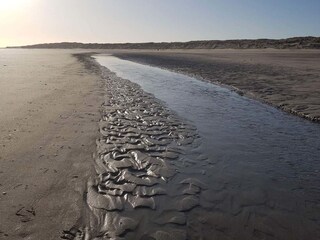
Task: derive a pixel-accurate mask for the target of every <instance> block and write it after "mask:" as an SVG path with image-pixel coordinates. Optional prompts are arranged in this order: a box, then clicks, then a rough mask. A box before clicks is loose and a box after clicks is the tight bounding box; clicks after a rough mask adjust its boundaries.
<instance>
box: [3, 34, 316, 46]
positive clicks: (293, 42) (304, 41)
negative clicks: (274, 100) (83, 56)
mask: <svg viewBox="0 0 320 240" xmlns="http://www.w3.org/2000/svg"><path fill="white" fill-rule="evenodd" d="M8 48H55V49H57V48H58V49H71V48H83V49H227V48H232V49H264V48H274V49H320V37H293V38H286V39H256V40H251V39H243V40H240V39H239V40H206V41H190V42H147V43H78V42H61V43H44V44H35V45H28V46H16V47H8Z"/></svg>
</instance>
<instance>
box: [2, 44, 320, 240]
mask: <svg viewBox="0 0 320 240" xmlns="http://www.w3.org/2000/svg"><path fill="white" fill-rule="evenodd" d="M9 51H10V53H9V52H8V50H7V51H4V52H3V53H2V55H1V56H2V58H1V59H0V61H1V62H0V63H1V65H0V66H1V68H0V72H1V76H2V77H1V82H0V84H1V87H0V91H1V94H0V98H1V99H0V104H1V108H0V109H1V115H0V123H1V124H0V131H1V133H2V137H1V145H0V147H1V155H0V169H1V170H0V190H1V191H0V192H1V195H0V213H1V218H0V226H1V227H0V237H1V238H4V239H21V238H24V239H59V238H62V239H69V240H75V239H103V238H106V239H110V238H111V239H157V240H161V239H164V238H165V239H175V240H176V239H210V238H211V237H212V236H214V237H215V238H217V239H230V238H231V239H234V237H235V236H237V239H277V238H278V239H285V238H288V237H289V238H290V239H297V240H298V239H303V238H307V239H317V236H319V233H320V232H319V228H318V225H317V221H318V219H319V208H318V205H317V204H318V202H317V200H316V199H317V196H318V190H317V189H316V186H317V183H318V181H319V178H318V172H316V171H314V168H316V167H317V166H318V165H317V164H318V163H317V162H316V161H315V160H316V158H317V157H316V156H317V151H318V149H319V148H318V145H317V144H318V143H317V141H315V140H314V139H317V136H318V135H317V133H318V131H319V130H320V129H319V128H318V125H317V124H315V123H311V122H308V121H306V120H305V119H299V118H297V117H293V116H290V115H288V114H284V113H283V112H281V111H278V110H276V109H274V108H273V107H270V106H267V105H264V104H261V103H259V102H257V101H253V100H251V99H250V98H244V97H242V96H239V95H238V94H236V93H234V92H233V91H229V90H228V89H225V88H221V87H219V86H213V85H212V84H210V85H212V89H211V90H212V91H213V92H210V91H211V90H210V91H209V88H210V87H209V86H207V85H206V84H204V83H203V82H202V81H203V80H204V81H209V80H210V81H218V80H217V79H216V78H218V77H219V79H223V81H220V80H219V82H221V83H223V84H226V85H228V86H235V87H237V88H239V89H241V90H242V91H243V92H244V94H253V93H258V92H259V93H261V95H258V94H257V95H256V96H252V97H254V98H258V99H259V100H261V99H262V100H265V99H263V97H265V96H269V97H271V98H272V99H278V97H279V94H277V90H274V91H272V92H271V93H273V92H274V94H267V95H262V93H264V92H265V86H264V85H263V84H262V83H264V82H266V81H267V82H268V84H269V85H268V86H273V87H274V89H278V90H279V89H282V90H283V89H286V88H284V86H285V85H286V84H289V82H290V81H291V80H292V79H291V78H290V76H293V75H294V76H296V75H295V73H296V72H294V73H292V74H293V75H290V76H289V75H288V74H290V72H289V69H291V70H292V71H300V72H301V74H302V73H305V71H307V70H306V69H309V70H310V72H312V73H313V75H310V76H309V75H308V76H309V77H310V78H307V79H309V80H306V81H304V82H300V84H302V85H303V84H304V86H305V87H304V91H305V92H307V93H308V94H309V93H310V96H313V94H314V96H315V97H314V99H317V96H318V95H317V94H318V93H317V91H316V90H314V89H315V86H318V85H317V84H318V83H317V81H316V79H313V78H312V77H315V76H316V74H317V71H318V70H319V69H318V67H317V66H318V65H317V63H314V62H313V61H312V59H313V58H312V57H311V56H310V54H309V53H308V52H307V53H305V54H306V57H305V58H307V59H309V60H306V61H302V60H299V59H300V58H302V56H301V54H302V53H301V52H299V54H298V55H299V57H297V56H296V55H294V56H296V57H293V55H291V54H292V53H291V52H290V53H288V54H289V55H290V56H292V57H289V58H288V57H286V56H285V57H280V56H278V55H277V54H279V52H278V51H275V52H270V53H269V51H268V53H269V54H270V56H269V55H268V54H266V53H264V54H261V52H260V51H258V52H256V51H253V52H251V51H243V52H241V53H240V52H237V51H236V52H235V50H229V51H225V50H224V51H222V50H221V51H222V52H220V51H215V52H210V53H204V52H199V50H197V51H195V50H194V51H182V52H181V51H174V52H172V51H168V52H167V51H166V52H158V51H152V52H150V51H127V50H126V51H118V50H117V51H114V50H113V51H110V50H109V51H102V50H99V51H98V52H99V53H107V55H105V56H108V54H109V55H110V54H113V55H115V56H119V57H120V58H123V59H130V60H132V61H137V62H143V63H146V64H149V65H154V66H159V67H162V68H167V69H170V70H173V71H177V72H182V73H185V74H188V75H192V76H198V77H201V78H202V81H198V80H196V79H193V80H192V79H186V78H184V77H187V76H183V75H181V74H176V75H175V74H174V73H172V72H168V71H163V70H161V69H155V68H152V69H151V68H150V69H149V68H145V67H148V66H138V65H137V64H136V63H132V62H129V63H130V64H131V65H130V64H129V65H126V64H127V63H128V62H127V61H123V62H125V63H123V64H124V70H126V69H127V68H129V69H130V66H131V68H132V69H131V70H132V72H130V71H129V72H128V73H129V75H128V76H127V78H122V77H119V76H118V75H117V74H116V73H115V72H112V71H111V70H110V69H108V68H107V67H103V66H102V65H99V64H98V60H95V59H97V58H93V57H92V55H94V54H93V53H85V54H84V53H83V51H80V50H9ZM241 54H242V55H241ZM282 54H283V53H282ZM312 54H314V53H312ZM312 54H311V55H312ZM275 55H276V56H278V58H277V57H276V56H275ZM94 56H98V55H94ZM267 56H269V57H267ZM281 56H282V55H281ZM312 56H313V55H312ZM317 56H318V55H315V56H314V58H316V57H317ZM102 58H103V56H102ZM250 59H251V60H250ZM276 59H278V61H275V60H276ZM118 60H120V61H122V60H121V59H118ZM247 61H248V62H247ZM250 61H253V62H255V63H253V62H250ZM308 61H309V63H310V64H308ZM111 63H112V60H111V62H109V64H111ZM132 64H136V65H132ZM139 65H140V64H139ZM114 66H116V68H115V69H117V67H119V66H120V62H114ZM114 66H113V67H114ZM257 66H260V68H257ZM279 66H280V68H281V69H282V70H283V71H282V72H279V71H280V70H279V69H278V68H279ZM111 67H112V65H110V68H111ZM17 69H18V70H17ZM139 69H142V70H141V71H142V72H141V75H137V76H138V77H137V79H138V80H140V79H143V78H145V81H146V82H147V85H148V84H150V83H151V82H152V81H154V83H160V84H161V83H162V84H165V85H160V86H158V85H155V87H154V89H155V92H154V93H153V94H156V93H157V92H159V93H160V95H166V92H168V93H169V92H170V91H166V86H170V84H171V82H174V81H178V82H177V83H175V84H176V85H173V87H172V88H175V86H179V87H176V90H179V89H180V90H181V91H182V92H181V93H177V94H175V93H171V94H172V95H173V96H170V94H169V95H168V99H173V100H172V101H173V102H174V104H176V105H177V104H178V101H175V100H174V98H172V97H174V96H176V95H183V94H184V93H183V92H186V93H188V91H189V90H192V91H191V94H199V95H191V96H194V100H193V102H197V96H198V98H199V99H200V97H202V95H203V96H206V95H208V96H209V97H217V98H215V99H214V98H210V99H209V100H208V101H207V102H201V101H200V102H199V104H200V105H199V106H198V107H194V109H192V108H190V109H189V110H190V112H189V110H188V111H183V109H184V107H185V105H192V104H190V99H191V97H190V95H185V97H184V99H183V100H182V102H181V103H180V104H181V107H182V112H186V114H185V115H183V116H182V117H181V115H180V114H178V113H179V112H176V110H172V109H171V108H170V104H169V105H167V103H166V102H164V101H163V100H162V99H161V98H159V99H157V98H156V96H155V95H153V94H150V93H148V92H147V91H145V90H144V88H143V87H142V86H140V85H139V84H138V83H135V82H134V81H131V80H132V79H131V78H132V77H133V75H134V74H136V73H137V72H139V71H140V70H139ZM161 71H163V72H161ZM269 72H271V74H272V73H274V74H275V77H271V76H270V75H266V74H267V73H268V74H269ZM280 73H281V74H282V75H281V77H282V78H280V77H279V75H277V74H280ZM148 74H151V75H148ZM152 74H153V75H152ZM230 74H231V75H232V74H233V75H235V74H237V76H239V78H232V76H233V75H232V76H231V75H230ZM286 74H287V75H286ZM177 75H179V76H177ZM160 76H162V78H159V79H157V78H158V77H160ZM209 76H211V77H215V78H209ZM206 77H208V78H206ZM277 77H278V78H277ZM175 78H178V79H175ZM253 78H256V79H260V80H261V81H260V80H259V81H256V82H255V83H254V84H252V81H253V80H252V79H253ZM161 79H162V80H161ZM232 79H233V80H234V82H233V80H232ZM235 79H237V81H235ZM250 79H251V81H249V80H250ZM276 79H278V80H279V79H282V82H281V81H279V82H280V83H279V84H276V82H275V80H276ZM165 81H168V82H167V83H166V82H165ZM181 81H186V82H185V84H186V86H187V89H184V88H183V86H181ZM229 81H230V82H229ZM292 81H293V80H292ZM191 83H192V84H196V85H192V84H191ZM277 83H278V82H277ZM141 84H142V85H143V81H142V82H141ZM188 84H191V85H188ZM237 84H238V85H237ZM312 84H314V85H312ZM192 88H194V89H192ZM243 89H245V90H243ZM196 90H199V92H197V91H196ZM249 90H250V91H249ZM247 91H248V92H247ZM279 91H280V90H279ZM283 91H284V90H283ZM286 91H289V90H286ZM288 94H289V93H288ZM216 95H217V96H216ZM282 96H285V97H286V98H285V100H283V101H291V104H293V103H294V101H298V102H300V101H302V100H301V97H302V95H301V94H300V95H299V94H297V95H295V98H293V97H292V96H291V95H289V96H287V94H285V95H284V94H283V95H282ZM290 96H291V97H290ZM314 99H313V98H311V100H312V101H311V100H310V99H309V98H307V100H306V102H303V104H304V106H306V109H311V107H310V106H313V105H314V106H316V108H314V109H315V112H314V113H313V114H314V115H313V116H317V115H316V114H317V113H318V112H317V111H318V108H317V107H318V105H317V102H316V101H315V100H314ZM266 101H267V100H266ZM206 104H207V105H206ZM212 104H216V105H212ZM312 104H313V105H312ZM201 107H203V110H202V111H203V112H201V111H200V112H199V113H197V115H199V116H200V118H199V122H197V121H193V120H192V119H188V114H189V115H190V114H191V115H192V114H193V113H192V111H193V110H195V109H200V108H201ZM236 108H239V109H236ZM234 113H236V114H234ZM207 114H209V115H207ZM210 114H211V115H210ZM201 116H202V119H201ZM252 116H255V117H252ZM208 119H209V120H208ZM283 123H285V125H284V126H282V127H279V126H280V125H282V124H283ZM197 124H198V125H197ZM260 124H261V126H263V128H262V129H260V128H259V126H260ZM209 128H210V131H211V132H210V131H209ZM293 130H294V132H296V134H295V133H294V132H293ZM264 131H265V132H264ZM269 132H272V133H273V135H272V134H271V135H270V134H269ZM203 133H205V134H203ZM308 133H309V134H308ZM311 133H312V134H311ZM206 134H209V136H207V138H206ZM297 135H299V137H300V139H297V137H296V136H297ZM301 142H303V143H304V144H303V145H301ZM283 149H286V150H285V151H283ZM291 153H294V155H295V156H294V157H293V156H290V154H291ZM301 159H308V161H305V162H303V163H301V162H300V161H301ZM275 166H276V167H275ZM288 166H289V167H288ZM253 180H254V181H253ZM300 191H304V194H303V195H301V194H300ZM279 219H280V220H281V221H282V224H281V225H276V224H275V222H277V221H280V220H279ZM314 237H315V238H314Z"/></svg>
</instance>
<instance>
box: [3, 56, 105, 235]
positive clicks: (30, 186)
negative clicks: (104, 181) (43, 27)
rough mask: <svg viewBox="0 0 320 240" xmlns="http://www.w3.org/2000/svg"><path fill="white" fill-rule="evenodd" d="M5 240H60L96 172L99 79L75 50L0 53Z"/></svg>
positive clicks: (77, 210)
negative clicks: (74, 52) (88, 181)
mask: <svg viewBox="0 0 320 240" xmlns="http://www.w3.org/2000/svg"><path fill="white" fill-rule="evenodd" d="M0 63H1V65H0V76H1V77H0V111H1V114H0V132H1V137H0V143H1V144H0V216H1V217H0V238H1V239H22V238H24V239H59V238H60V236H61V234H62V230H63V229H65V228H69V227H70V226H72V224H74V222H75V221H76V220H77V219H78V217H79V215H80V212H81V207H82V193H83V189H84V185H85V183H84V182H85V180H86V178H87V176H88V175H89V174H90V173H91V170H92V153H93V152H94V150H95V139H96V133H97V129H98V124H97V121H98V119H99V116H100V114H99V113H98V110H99V106H100V103H101V102H102V99H101V94H100V91H101V88H100V85H99V84H100V82H99V79H98V78H97V77H96V76H95V75H93V74H92V73H90V72H88V71H87V70H86V69H85V68H84V67H83V65H82V64H81V63H79V62H78V61H77V59H76V58H74V57H73V56H72V55H71V51H50V50H0Z"/></svg>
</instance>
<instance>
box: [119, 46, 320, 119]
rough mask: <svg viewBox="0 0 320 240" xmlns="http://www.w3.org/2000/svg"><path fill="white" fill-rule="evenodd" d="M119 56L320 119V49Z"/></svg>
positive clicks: (133, 53) (144, 53) (145, 53)
mask: <svg viewBox="0 0 320 240" xmlns="http://www.w3.org/2000/svg"><path fill="white" fill-rule="evenodd" d="M114 55H115V56H118V57H120V58H123V59H127V60H131V61H136V62H140V63H145V64H149V65H152V66H158V67H163V68H166V69H169V70H173V71H176V72H181V73H184V74H188V75H191V76H195V77H197V78H201V79H203V80H205V81H209V82H215V83H222V84H225V85H227V86H232V87H233V88H235V89H236V91H238V92H239V93H240V94H246V95H248V96H250V97H253V98H257V99H259V100H262V101H264V102H266V103H269V104H271V105H273V106H275V107H278V108H281V109H282V110H284V111H286V112H290V113H293V114H297V115H299V116H302V117H305V118H307V119H309V120H312V121H319V120H320V104H319V103H320V91H319V89H320V51H319V50H274V49H266V50H228V49H226V50H166V51H143V50H141V51H131V52H114Z"/></svg>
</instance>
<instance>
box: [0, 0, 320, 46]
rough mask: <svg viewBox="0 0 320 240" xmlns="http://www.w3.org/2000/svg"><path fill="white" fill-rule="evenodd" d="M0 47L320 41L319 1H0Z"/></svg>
mask: <svg viewBox="0 0 320 240" xmlns="http://www.w3.org/2000/svg"><path fill="white" fill-rule="evenodd" d="M0 29H1V34H0V46H4V45H23V44H33V43H42V42H61V41H78V42H100V43H102V42H148V41H156V42H159V41H189V40H205V39H239V38H241V39H243V38H286V37H292V36H307V35H312V36H320V0H304V1H302V0H10V1H9V0H0Z"/></svg>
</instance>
